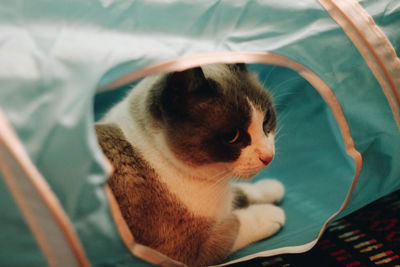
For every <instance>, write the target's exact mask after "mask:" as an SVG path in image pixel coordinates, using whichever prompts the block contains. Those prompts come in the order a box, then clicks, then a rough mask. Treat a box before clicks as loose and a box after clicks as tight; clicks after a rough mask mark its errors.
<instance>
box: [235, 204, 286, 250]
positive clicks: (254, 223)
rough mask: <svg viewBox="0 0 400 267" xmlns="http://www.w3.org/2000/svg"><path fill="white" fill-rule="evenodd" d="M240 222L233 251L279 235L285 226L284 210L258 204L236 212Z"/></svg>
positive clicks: (270, 205) (271, 205)
mask: <svg viewBox="0 0 400 267" xmlns="http://www.w3.org/2000/svg"><path fill="white" fill-rule="evenodd" d="M234 214H235V215H236V216H237V218H238V220H239V233H238V236H237V238H236V240H235V244H234V246H233V250H232V252H233V251H236V250H238V249H241V248H243V247H245V246H247V245H249V244H251V243H253V242H256V241H259V240H262V239H265V238H268V237H270V236H272V235H274V234H275V233H277V232H278V231H279V230H280V229H281V228H282V226H283V225H284V224H285V213H284V211H283V209H281V208H280V207H277V206H275V205H273V204H256V205H251V206H249V207H248V208H245V209H239V210H236V211H235V212H234Z"/></svg>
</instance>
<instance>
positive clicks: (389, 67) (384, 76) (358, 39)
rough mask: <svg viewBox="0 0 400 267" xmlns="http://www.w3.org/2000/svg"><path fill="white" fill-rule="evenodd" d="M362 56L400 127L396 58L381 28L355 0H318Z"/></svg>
mask: <svg viewBox="0 0 400 267" xmlns="http://www.w3.org/2000/svg"><path fill="white" fill-rule="evenodd" d="M319 2H320V3H321V5H322V6H323V7H324V8H325V9H326V10H327V11H328V12H329V14H330V15H331V16H332V18H333V19H334V20H335V21H336V22H337V23H338V24H339V25H340V26H341V27H342V29H343V30H344V32H345V33H346V34H347V36H348V37H349V38H350V39H351V40H352V41H353V43H354V45H355V46H356V47H357V49H358V50H359V51H360V53H361V55H362V56H363V57H364V59H365V61H366V62H367V64H368V66H369V68H370V69H371V71H372V73H373V74H374V75H375V77H376V79H377V80H378V82H379V84H380V85H381V87H382V90H383V93H384V94H385V96H386V98H387V100H388V102H389V105H390V107H391V109H392V113H393V116H394V120H395V121H396V124H397V127H398V129H399V131H400V75H399V73H400V59H399V58H398V57H397V55H396V52H395V50H394V48H393V46H392V45H391V43H390V41H389V39H388V38H387V37H386V35H385V34H384V33H383V31H382V30H381V29H380V28H379V27H378V26H377V25H376V24H375V22H374V20H373V19H372V17H371V16H370V15H369V14H368V13H367V12H366V11H365V10H364V8H363V7H362V6H361V5H360V4H359V3H358V2H357V1H355V0H319Z"/></svg>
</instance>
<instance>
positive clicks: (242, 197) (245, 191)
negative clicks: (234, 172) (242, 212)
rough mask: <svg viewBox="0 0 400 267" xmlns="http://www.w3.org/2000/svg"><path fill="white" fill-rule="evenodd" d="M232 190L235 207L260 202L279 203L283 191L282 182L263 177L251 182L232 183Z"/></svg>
mask: <svg viewBox="0 0 400 267" xmlns="http://www.w3.org/2000/svg"><path fill="white" fill-rule="evenodd" d="M232 190H233V193H234V198H233V202H234V203H233V204H234V207H235V208H244V207H247V206H249V205H252V204H260V203H279V202H280V201H281V200H282V198H283V195H284V193H285V188H284V186H283V184H282V183H281V182H279V181H277V180H274V179H263V180H260V181H257V182H255V183H253V184H251V183H234V184H233V188H232Z"/></svg>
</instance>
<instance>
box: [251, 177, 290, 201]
mask: <svg viewBox="0 0 400 267" xmlns="http://www.w3.org/2000/svg"><path fill="white" fill-rule="evenodd" d="M253 186H254V187H255V188H256V189H257V194H255V195H254V197H255V201H254V202H256V203H279V202H281V201H282V199H283V196H284V195H285V187H284V186H283V184H282V183H281V182H279V181H278V180H275V179H263V180H259V181H257V182H255V183H254V184H253Z"/></svg>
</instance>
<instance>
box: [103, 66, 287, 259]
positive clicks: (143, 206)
mask: <svg viewBox="0 0 400 267" xmlns="http://www.w3.org/2000/svg"><path fill="white" fill-rule="evenodd" d="M274 129H275V113H274V110H273V108H272V104H271V100H270V98H269V96H268V94H267V92H266V91H265V90H264V89H263V88H262V86H261V85H260V84H259V83H258V81H257V79H256V78H255V77H254V76H253V75H252V74H251V73H249V72H248V71H247V69H246V68H245V66H244V65H210V66H205V67H202V68H195V69H190V70H187V71H183V72H176V73H173V74H169V75H159V76H155V77H149V78H146V79H144V80H143V81H142V82H141V83H140V84H139V85H138V86H137V87H135V89H134V90H133V91H132V92H131V93H130V94H129V95H128V96H127V97H126V98H125V99H124V100H123V101H122V102H121V103H119V104H118V105H116V106H115V107H114V108H113V109H112V110H111V111H110V112H109V113H108V114H107V115H106V116H105V118H104V119H102V121H101V122H100V123H99V124H97V125H96V131H97V135H98V138H99V143H100V145H101V147H102V149H103V151H104V153H105V155H106V156H107V157H108V158H109V160H110V161H111V163H112V164H113V166H114V168H115V172H114V173H113V175H112V176H111V177H110V180H109V182H108V183H109V185H110V187H111V189H112V190H113V193H114V195H115V196H116V199H117V201H118V203H119V205H120V208H121V212H122V214H123V216H124V218H125V220H126V222H127V224H128V226H129V228H130V230H131V231H132V234H133V236H134V238H135V240H136V241H137V242H139V243H141V244H143V245H147V246H149V247H152V248H155V249H157V250H158V251H160V252H162V253H164V254H166V255H168V256H170V257H171V258H173V259H175V260H179V261H182V262H184V263H186V264H188V265H189V266H200V265H206V264H212V263H216V262H218V261H221V260H223V259H224V258H226V257H227V256H228V255H229V254H230V253H232V252H234V251H236V250H238V249H240V248H243V247H244V246H246V245H248V244H250V243H252V242H255V241H258V240H260V239H263V238H266V237H268V236H270V235H272V234H274V233H275V232H277V231H278V230H279V229H280V227H281V226H282V225H283V223H284V213H283V211H282V210H281V209H280V208H278V207H276V206H274V205H272V204H269V203H274V202H278V201H280V200H281V198H282V197H283V191H284V190H283V186H282V185H281V184H280V183H279V182H277V181H274V180H264V181H262V182H258V183H256V184H254V185H251V184H244V183H240V184H237V183H232V180H231V178H232V176H233V177H238V178H244V179H247V178H250V177H252V176H254V175H255V174H256V173H257V172H258V171H260V170H261V169H262V168H263V167H265V166H266V165H268V163H269V162H270V161H271V160H272V158H273V154H274V145H273V131H274Z"/></svg>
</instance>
